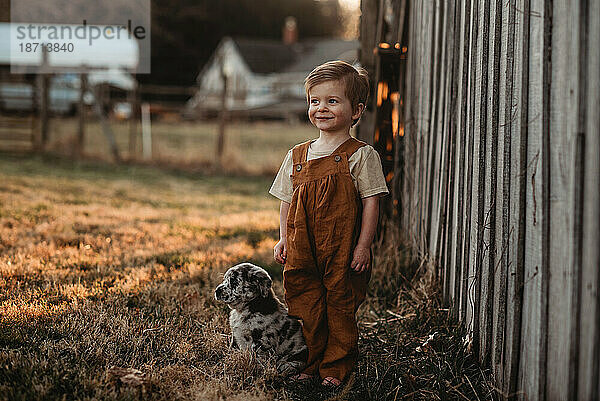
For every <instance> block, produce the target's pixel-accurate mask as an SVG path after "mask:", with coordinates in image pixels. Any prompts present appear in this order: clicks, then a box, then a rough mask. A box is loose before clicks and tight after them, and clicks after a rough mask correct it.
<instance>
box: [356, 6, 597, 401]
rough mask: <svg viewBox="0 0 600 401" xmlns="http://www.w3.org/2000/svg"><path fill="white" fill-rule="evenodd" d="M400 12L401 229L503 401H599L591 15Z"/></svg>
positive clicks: (442, 9)
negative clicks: (434, 269) (433, 273)
mask: <svg viewBox="0 0 600 401" xmlns="http://www.w3.org/2000/svg"><path fill="white" fill-rule="evenodd" d="M364 2H367V3H368V2H369V0H364ZM395 2H396V0H382V1H379V2H378V4H379V7H381V6H385V5H387V4H388V3H395ZM370 3H373V1H370ZM408 3H409V4H408V6H407V7H408V13H407V17H408V24H409V28H408V54H407V60H406V75H405V88H404V91H403V92H402V93H401V98H402V99H403V101H404V115H405V117H404V121H403V124H404V136H403V138H401V139H402V141H403V142H402V146H403V149H404V150H403V152H404V154H403V163H402V165H401V166H399V167H398V171H395V173H396V175H401V176H402V180H401V183H402V184H401V185H402V188H401V211H402V213H401V216H400V222H399V224H400V227H401V229H402V230H403V231H405V232H406V233H408V234H409V236H410V238H412V239H413V241H414V245H415V247H416V248H417V249H418V250H419V251H420V252H422V253H423V254H426V255H428V256H429V257H430V258H432V259H433V260H435V261H436V262H437V266H438V267H439V270H438V273H439V279H440V281H441V283H442V286H443V291H444V294H443V296H444V300H445V302H447V304H448V305H450V307H451V310H452V313H453V314H454V316H455V317H456V318H457V319H459V320H460V321H462V322H464V324H465V325H466V326H467V327H468V328H469V330H470V333H471V335H472V342H473V343H472V344H473V349H474V351H475V352H476V353H477V354H478V355H479V357H480V359H481V361H482V363H483V364H484V366H486V367H488V368H490V369H491V372H492V374H493V376H494V378H495V380H496V381H497V384H498V388H499V389H500V390H501V391H502V392H503V393H504V395H505V396H506V397H507V398H508V397H510V398H513V397H515V398H518V399H526V400H598V399H599V393H600V377H599V363H600V296H599V290H598V289H599V288H600V274H599V270H600V120H599V119H600V117H599V116H600V54H599V53H600V0H579V1H576V2H571V1H568V0H444V1H442V0H431V1H424V0H423V1H417V0H413V1H410V2H408ZM364 14H365V11H364V10H363V19H364V21H365V22H367V21H368V18H370V17H369V16H368V15H364ZM363 31H364V28H363ZM375 45H376V44H375ZM371 57H372V56H371ZM361 129H362V128H361Z"/></svg>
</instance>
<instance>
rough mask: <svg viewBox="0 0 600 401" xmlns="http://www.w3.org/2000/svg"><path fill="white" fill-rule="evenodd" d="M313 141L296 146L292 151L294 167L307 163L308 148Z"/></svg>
mask: <svg viewBox="0 0 600 401" xmlns="http://www.w3.org/2000/svg"><path fill="white" fill-rule="evenodd" d="M311 141H312V139H311V140H308V141H306V142H302V143H300V144H298V145H296V146H294V148H293V149H292V163H294V165H296V164H300V163H302V162H305V161H306V156H307V154H308V147H309V146H310V142H311Z"/></svg>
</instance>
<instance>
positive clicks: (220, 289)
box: [215, 286, 223, 301]
mask: <svg viewBox="0 0 600 401" xmlns="http://www.w3.org/2000/svg"><path fill="white" fill-rule="evenodd" d="M222 295H223V287H221V286H218V287H217V289H216V290H215V299H216V300H217V301H218V300H219V298H221V296H222Z"/></svg>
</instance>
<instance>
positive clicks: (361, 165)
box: [354, 145, 390, 198]
mask: <svg viewBox="0 0 600 401" xmlns="http://www.w3.org/2000/svg"><path fill="white" fill-rule="evenodd" d="M364 148H365V149H364V150H362V151H363V154H362V157H361V158H360V160H359V162H358V163H357V164H356V167H355V168H356V172H355V174H354V176H355V177H356V186H357V189H358V193H359V194H360V197H361V198H366V197H369V196H373V195H385V194H387V193H389V192H390V191H389V190H388V188H387V184H386V182H385V177H384V175H383V169H382V167H381V159H380V158H379V153H377V151H376V150H375V149H374V148H373V147H372V146H370V145H365V146H364Z"/></svg>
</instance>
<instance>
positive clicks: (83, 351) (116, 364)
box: [0, 145, 493, 400]
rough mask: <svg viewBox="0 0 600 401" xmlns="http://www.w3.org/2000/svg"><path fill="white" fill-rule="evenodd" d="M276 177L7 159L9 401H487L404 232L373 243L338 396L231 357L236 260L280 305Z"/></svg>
mask: <svg viewBox="0 0 600 401" xmlns="http://www.w3.org/2000/svg"><path fill="white" fill-rule="evenodd" d="M286 146H287V145H286ZM282 148H283V146H282ZM280 156H282V155H280ZM271 179H272V177H268V176H266V177H265V176H243V177H239V176H232V175H214V174H213V175H202V174H198V173H194V174H192V173H189V172H187V173H186V172H167V171H164V170H159V169H156V168H152V167H143V166H134V165H127V166H117V165H109V164H101V163H92V162H73V161H69V160H66V159H62V158H56V157H54V158H52V157H40V156H23V157H16V156H9V155H0V400H38V399H39V400H53V399H57V400H62V399H67V400H70V399H82V400H92V399H97V400H108V399H117V400H136V399H151V400H184V399H186V400H187V399H190V400H224V399H226V400H265V399H281V400H285V399H296V400H320V399H327V398H328V397H334V398H331V399H353V400H370V399H373V400H400V399H408V400H435V399H456V400H459V399H460V400H465V399H472V400H477V399H480V400H483V399H492V398H493V390H492V389H491V387H490V386H489V385H488V384H487V381H486V374H485V373H484V372H481V370H480V369H479V368H478V365H477V364H476V361H474V360H473V358H472V356H471V355H470V354H469V352H468V344H465V343H463V333H462V332H461V330H460V329H458V328H456V327H455V326H454V325H452V324H451V323H450V322H449V321H448V318H447V315H448V314H447V311H446V310H444V309H443V308H441V306H440V304H439V300H438V297H437V295H436V293H437V287H436V286H435V285H434V282H433V281H432V280H431V277H430V275H428V274H425V272H426V271H427V269H426V266H425V265H419V263H416V261H414V260H413V259H411V257H410V255H409V253H408V251H407V250H405V249H403V248H402V247H401V246H398V245H394V244H400V243H401V242H400V240H399V239H395V240H394V241H391V242H390V243H391V244H392V245H385V246H384V245H380V246H378V247H377V256H376V258H375V261H374V262H375V263H374V264H375V267H374V272H373V278H372V282H371V288H370V289H369V295H368V298H367V301H366V302H365V304H364V305H363V307H361V309H360V311H359V322H360V323H359V325H360V330H361V338H360V343H359V345H360V351H361V357H360V361H359V364H358V367H357V370H356V372H355V375H354V376H353V377H352V378H351V380H350V381H349V382H348V384H347V385H346V386H345V388H344V389H343V390H342V391H341V393H339V394H337V395H335V394H331V393H328V392H327V391H325V390H324V389H322V388H321V387H320V386H319V385H318V384H316V383H309V384H306V385H294V384H290V383H287V382H285V381H284V380H283V379H282V378H281V377H278V376H277V375H276V374H275V370H274V368H273V366H272V365H271V364H266V365H265V364H261V363H260V362H259V361H257V360H256V359H255V357H254V356H253V355H252V354H251V353H249V352H242V351H234V352H231V351H229V350H227V345H228V342H229V340H228V335H229V327H228V323H227V315H228V309H227V307H226V306H224V305H222V304H219V303H217V302H216V301H215V300H214V298H213V291H214V288H215V287H216V285H217V284H218V283H219V282H220V281H221V277H222V274H223V273H224V272H225V271H226V269H227V268H228V267H230V266H232V265H234V264H237V263H239V262H242V261H251V262H254V263H256V264H259V265H261V266H263V267H264V268H266V269H267V270H268V271H269V273H270V274H271V275H272V277H273V278H274V288H275V291H276V293H277V294H278V295H279V296H280V297H281V296H282V285H281V277H282V276H281V267H280V266H279V265H278V264H276V263H275V262H274V261H273V258H272V248H273V246H274V245H275V243H276V241H277V240H278V201H277V200H276V199H274V198H272V197H270V196H269V195H268V193H267V190H268V188H269V185H270V184H271ZM390 235H391V234H390ZM127 369H135V371H134V370H127Z"/></svg>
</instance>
